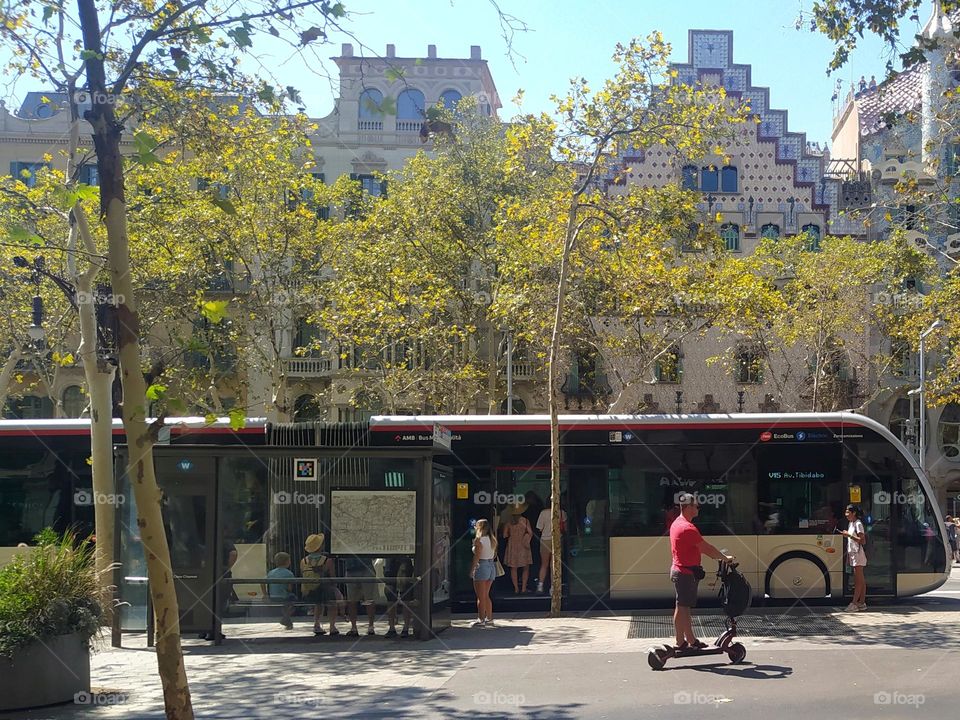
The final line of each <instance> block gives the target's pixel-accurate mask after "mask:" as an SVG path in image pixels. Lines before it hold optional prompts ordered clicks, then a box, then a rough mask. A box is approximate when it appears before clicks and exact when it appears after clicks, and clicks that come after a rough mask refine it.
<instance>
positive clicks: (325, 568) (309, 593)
mask: <svg viewBox="0 0 960 720" xmlns="http://www.w3.org/2000/svg"><path fill="white" fill-rule="evenodd" d="M325 540H326V535H325V534H324V533H315V534H313V535H310V536H308V537H307V539H306V540H305V541H304V543H303V549H304V550H305V551H306V553H307V554H306V555H305V556H304V557H303V558H302V559H301V560H300V575H301V576H302V577H304V578H316V579H317V580H318V582H312V583H306V582H305V583H303V599H304V600H307V601H309V602H312V603H314V606H313V634H314V635H325V634H326V632H325V631H324V629H323V624H322V616H323V607H324V605H326V607H327V616H328V618H329V621H330V635H331V636H334V635H339V634H340V631H339V630H337V611H336V601H335V597H334V591H333V584H332V583H331V582H330V580H329V578H331V577H335V576H336V571H335V567H334V564H333V558H331V557H329V556H328V555H325V554H324V553H323V543H324V541H325Z"/></svg>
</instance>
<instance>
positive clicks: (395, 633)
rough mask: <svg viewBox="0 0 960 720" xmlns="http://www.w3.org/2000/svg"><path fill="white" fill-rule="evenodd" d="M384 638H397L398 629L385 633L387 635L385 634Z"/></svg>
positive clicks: (391, 629)
mask: <svg viewBox="0 0 960 720" xmlns="http://www.w3.org/2000/svg"><path fill="white" fill-rule="evenodd" d="M383 636H384V637H396V636H397V629H396V628H390V629H389V630H387V632H385V633H384V634H383Z"/></svg>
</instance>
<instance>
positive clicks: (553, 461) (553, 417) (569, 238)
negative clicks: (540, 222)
mask: <svg viewBox="0 0 960 720" xmlns="http://www.w3.org/2000/svg"><path fill="white" fill-rule="evenodd" d="M578 209H579V204H578V202H577V198H576V197H574V198H573V200H572V201H571V204H570V212H569V215H568V216H567V229H566V233H565V234H564V240H563V253H562V254H561V256H560V279H559V281H558V282H557V306H556V309H555V314H554V317H553V332H552V333H551V335H550V351H549V354H548V356H547V377H548V380H547V395H548V404H549V407H550V527H551V533H552V534H551V538H550V561H551V563H552V567H551V568H550V617H560V607H561V603H562V600H563V585H562V582H563V572H562V571H563V555H562V550H563V537H562V536H561V534H560V517H561V515H560V512H561V510H562V508H561V507H560V418H559V412H558V410H557V404H558V402H559V399H560V398H559V388H558V387H557V380H558V379H559V377H558V376H559V374H560V373H559V368H558V364H557V356H558V354H559V351H560V336H561V333H562V331H563V306H564V303H565V302H566V297H567V273H568V267H569V260H570V251H571V250H572V249H573V244H574V242H576V229H575V228H576V222H577V210H578Z"/></svg>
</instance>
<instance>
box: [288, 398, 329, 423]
mask: <svg viewBox="0 0 960 720" xmlns="http://www.w3.org/2000/svg"><path fill="white" fill-rule="evenodd" d="M322 418H323V410H322V409H321V407H320V403H319V402H317V398H316V396H315V395H301V396H300V397H298V398H297V399H296V400H295V401H294V403H293V421H294V422H307V421H309V420H320V419H322Z"/></svg>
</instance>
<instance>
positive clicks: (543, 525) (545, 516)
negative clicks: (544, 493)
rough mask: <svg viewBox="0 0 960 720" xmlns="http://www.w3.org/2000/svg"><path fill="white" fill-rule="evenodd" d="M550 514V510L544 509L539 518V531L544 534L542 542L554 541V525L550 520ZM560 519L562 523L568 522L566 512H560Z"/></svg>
mask: <svg viewBox="0 0 960 720" xmlns="http://www.w3.org/2000/svg"><path fill="white" fill-rule="evenodd" d="M550 512H551V510H550V508H544V509H543V510H541V511H540V517H538V518H537V530H539V531H540V532H541V533H543V534H542V535H541V536H540V539H541V540H551V539H553V523H552V522H551V520H550ZM560 518H561V520H562V522H566V521H567V513H566V511H565V510H561V511H560Z"/></svg>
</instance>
